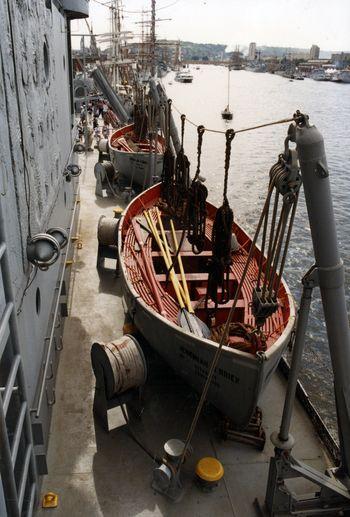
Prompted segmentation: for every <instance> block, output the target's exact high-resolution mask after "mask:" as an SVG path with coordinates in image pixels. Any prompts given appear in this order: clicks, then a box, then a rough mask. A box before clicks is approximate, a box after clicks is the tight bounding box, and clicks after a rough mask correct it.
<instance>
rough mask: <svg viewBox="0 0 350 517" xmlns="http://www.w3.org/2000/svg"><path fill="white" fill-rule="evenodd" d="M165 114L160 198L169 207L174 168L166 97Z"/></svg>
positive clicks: (169, 106) (171, 196) (171, 199)
mask: <svg viewBox="0 0 350 517" xmlns="http://www.w3.org/2000/svg"><path fill="white" fill-rule="evenodd" d="M165 114H166V119H167V120H166V125H167V132H166V147H165V151H164V155H163V170H162V186H161V196H162V199H164V201H165V202H166V203H167V204H168V206H169V207H172V206H173V201H174V200H173V194H174V169H175V158H174V155H173V153H172V151H171V148H170V115H171V99H168V106H167V110H166V112H165Z"/></svg>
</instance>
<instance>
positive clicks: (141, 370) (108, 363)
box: [91, 334, 147, 399]
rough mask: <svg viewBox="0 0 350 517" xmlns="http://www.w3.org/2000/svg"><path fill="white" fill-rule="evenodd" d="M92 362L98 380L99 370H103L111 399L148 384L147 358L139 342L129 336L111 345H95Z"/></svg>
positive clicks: (108, 395)
mask: <svg viewBox="0 0 350 517" xmlns="http://www.w3.org/2000/svg"><path fill="white" fill-rule="evenodd" d="M91 361H92V367H93V370H94V372H95V376H96V378H97V377H98V375H99V372H98V370H99V369H101V368H102V370H103V377H104V381H105V388H106V394H107V397H108V398H109V399H110V398H112V397H113V396H115V395H118V394H121V393H124V392H125V391H127V390H129V389H131V388H137V387H139V386H142V385H143V384H144V383H145V382H146V378H147V365H146V360H145V357H144V355H143V352H142V350H141V347H140V345H139V344H138V342H137V340H136V339H135V338H134V337H133V336H130V335H128V334H126V335H125V336H122V337H121V338H120V339H117V340H115V341H111V342H109V343H94V344H93V345H92V348H91Z"/></svg>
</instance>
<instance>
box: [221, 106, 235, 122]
mask: <svg viewBox="0 0 350 517" xmlns="http://www.w3.org/2000/svg"><path fill="white" fill-rule="evenodd" d="M221 116H222V118H223V119H224V120H232V119H233V113H232V111H231V110H230V108H229V106H226V108H225V109H224V110H222V112H221Z"/></svg>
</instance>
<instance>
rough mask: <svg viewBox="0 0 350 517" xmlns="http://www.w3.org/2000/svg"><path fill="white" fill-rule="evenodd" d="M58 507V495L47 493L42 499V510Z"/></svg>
mask: <svg viewBox="0 0 350 517" xmlns="http://www.w3.org/2000/svg"><path fill="white" fill-rule="evenodd" d="M57 506H58V495H57V494H54V493H53V492H48V493H47V494H45V495H44V497H43V503H42V507H43V508H57Z"/></svg>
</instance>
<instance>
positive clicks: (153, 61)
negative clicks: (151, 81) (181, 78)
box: [150, 0, 156, 77]
mask: <svg viewBox="0 0 350 517" xmlns="http://www.w3.org/2000/svg"><path fill="white" fill-rule="evenodd" d="M150 32H151V34H150V50H151V52H150V54H151V77H154V76H155V74H156V0H152V15H151V31H150Z"/></svg>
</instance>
